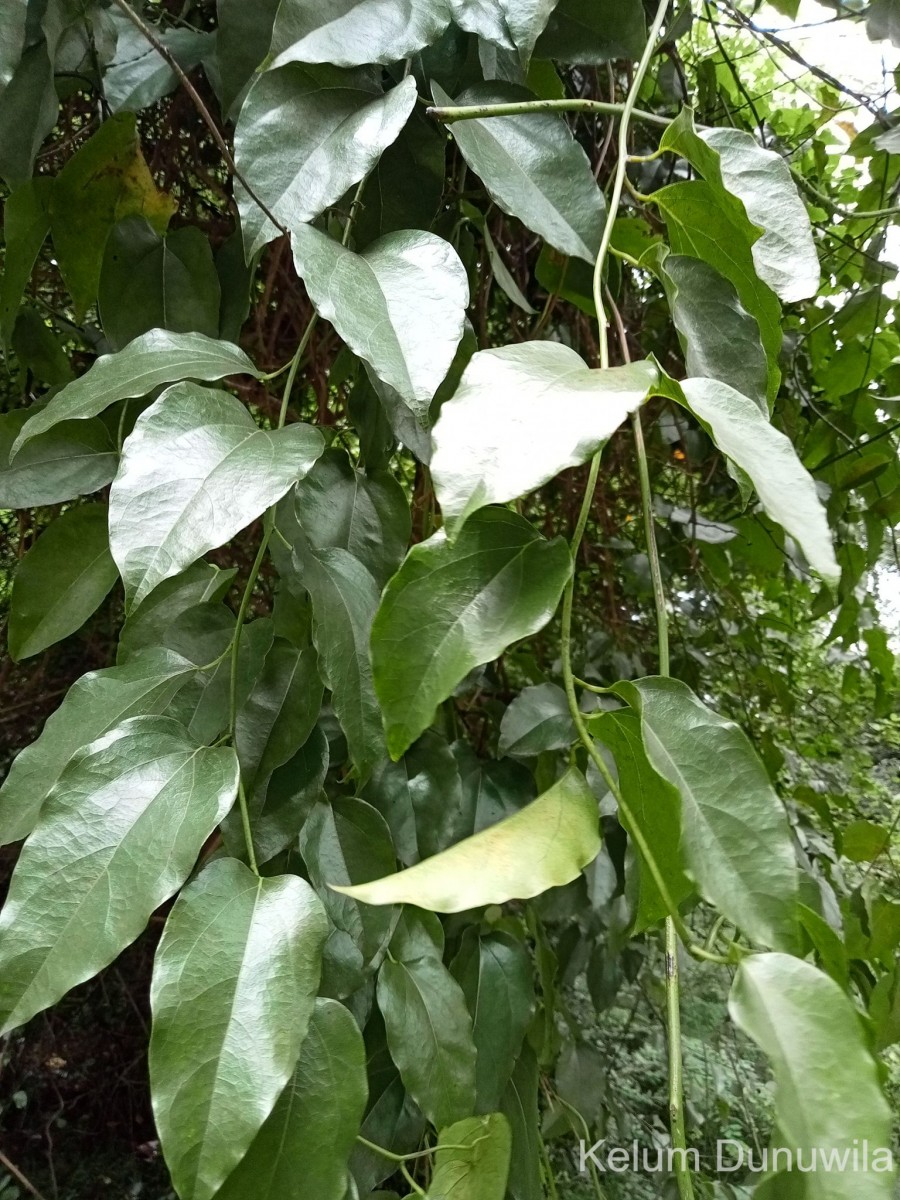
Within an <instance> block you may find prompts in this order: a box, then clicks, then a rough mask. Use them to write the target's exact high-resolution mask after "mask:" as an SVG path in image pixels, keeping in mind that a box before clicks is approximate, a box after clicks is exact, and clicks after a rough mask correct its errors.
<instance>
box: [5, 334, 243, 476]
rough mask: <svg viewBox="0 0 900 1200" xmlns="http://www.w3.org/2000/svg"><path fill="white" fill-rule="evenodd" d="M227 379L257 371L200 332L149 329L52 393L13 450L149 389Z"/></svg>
mask: <svg viewBox="0 0 900 1200" xmlns="http://www.w3.org/2000/svg"><path fill="white" fill-rule="evenodd" d="M226 375H253V376H254V378H258V377H259V376H258V372H257V370H256V368H255V367H254V365H253V363H252V362H251V361H250V359H249V358H248V357H247V355H246V354H245V353H244V352H243V350H239V349H238V348H237V346H232V344H231V343H230V342H219V341H216V340H215V339H214V338H208V337H205V336H204V335H203V334H202V333H170V332H169V331H168V330H165V329H151V330H150V332H149V333H145V334H142V335H141V337H139V338H135V339H134V341H133V342H129V344H128V345H127V346H126V347H125V348H124V349H123V350H120V351H119V352H118V353H117V354H104V355H103V356H102V357H101V358H98V359H97V361H96V362H95V363H94V364H93V365H92V366H91V368H90V370H89V371H87V372H86V373H85V374H84V375H82V376H80V378H78V379H76V380H74V381H73V382H72V383H70V384H68V385H67V386H66V387H64V388H63V389H62V391H60V392H57V393H56V395H55V396H54V397H53V399H52V400H51V401H50V403H49V404H48V405H47V406H46V407H45V408H42V409H39V410H38V411H37V412H35V413H34V414H33V415H32V417H31V419H30V420H29V422H28V424H27V425H26V426H25V428H24V429H23V430H22V432H21V433H20V434H19V436H18V438H17V439H16V442H15V444H14V446H13V448H12V454H13V455H15V454H18V452H19V451H20V450H21V448H22V447H23V446H24V445H25V444H26V443H27V442H28V441H30V439H31V438H33V437H36V436H37V435H38V434H39V433H44V432H45V430H47V429H52V428H53V426H54V425H58V424H59V422H60V421H69V420H84V419H85V418H86V417H96V416H97V414H98V413H101V412H103V410H104V409H106V408H109V406H110V405H111V404H115V403H116V401H117V400H129V399H133V398H135V397H137V396H146V395H147V394H148V393H149V392H152V391H153V389H154V388H157V387H160V386H162V385H163V384H166V383H174V382H175V381H177V380H179V379H206V380H213V379H223V378H224V377H225V376H226Z"/></svg>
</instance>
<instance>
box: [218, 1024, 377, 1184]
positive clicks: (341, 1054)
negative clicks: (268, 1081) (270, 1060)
mask: <svg viewBox="0 0 900 1200" xmlns="http://www.w3.org/2000/svg"><path fill="white" fill-rule="evenodd" d="M367 1095H368V1081H367V1079H366V1056H365V1047H364V1045H363V1039H362V1035H361V1034H360V1032H359V1028H358V1026H357V1024H356V1022H355V1021H354V1019H353V1017H352V1016H351V1015H350V1013H349V1012H348V1011H347V1009H346V1008H345V1007H344V1006H343V1005H342V1004H338V1003H337V1001H335V1000H317V1001H316V1003H315V1008H314V1009H313V1012H312V1016H311V1017H310V1021H309V1032H308V1033H307V1035H306V1037H305V1038H304V1041H303V1045H302V1047H301V1049H300V1058H299V1060H298V1062H297V1067H296V1069H295V1071H294V1074H293V1077H292V1078H291V1080H290V1082H289V1083H288V1085H287V1087H286V1088H285V1089H284V1091H283V1092H282V1093H281V1095H280V1096H279V1098H278V1102H277V1103H276V1105H275V1107H274V1109H273V1110H272V1114H271V1116H269V1117H268V1119H267V1120H266V1123H265V1125H263V1127H262V1129H261V1130H260V1131H259V1133H258V1134H257V1136H256V1138H255V1139H254V1141H253V1144H252V1145H251V1147H250V1149H249V1150H248V1151H247V1153H246V1154H245V1155H244V1157H243V1159H242V1160H241V1162H240V1163H239V1164H238V1166H237V1167H236V1168H235V1170H234V1171H233V1172H232V1173H231V1175H229V1176H228V1179H227V1180H226V1182H225V1185H224V1187H223V1188H222V1189H221V1191H219V1192H217V1193H216V1200H250V1198H251V1197H252V1198H253V1200H307V1198H308V1197H310V1196H315V1197H316V1200H344V1197H345V1195H346V1188H347V1162H348V1160H349V1157H350V1152H351V1150H352V1149H353V1146H354V1144H355V1141H356V1133H357V1130H358V1129H359V1125H360V1122H361V1120H362V1115H363V1109H364V1108H365V1104H366V1097H367Z"/></svg>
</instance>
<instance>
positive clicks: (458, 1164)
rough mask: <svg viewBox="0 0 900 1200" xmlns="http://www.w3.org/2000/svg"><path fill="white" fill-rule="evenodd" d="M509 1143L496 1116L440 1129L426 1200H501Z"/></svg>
mask: <svg viewBox="0 0 900 1200" xmlns="http://www.w3.org/2000/svg"><path fill="white" fill-rule="evenodd" d="M511 1142H512V1138H511V1134H510V1130H509V1123H508V1121H507V1120H506V1117H504V1116H503V1114H502V1113H498V1112H492V1113H489V1114H488V1115H487V1116H483V1117H468V1118H466V1120H465V1121H457V1122H456V1124H455V1125H451V1126H449V1128H447V1129H442V1130H441V1132H440V1136H439V1137H438V1143H437V1148H436V1150H435V1155H434V1175H432V1177H431V1183H430V1184H429V1186H428V1191H427V1193H426V1196H427V1200H503V1198H504V1196H505V1195H506V1180H507V1176H508V1175H509V1155H510V1148H511Z"/></svg>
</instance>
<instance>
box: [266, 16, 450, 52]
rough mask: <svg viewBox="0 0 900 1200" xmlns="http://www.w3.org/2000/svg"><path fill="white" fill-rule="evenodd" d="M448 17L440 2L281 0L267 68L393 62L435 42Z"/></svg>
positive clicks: (444, 27) (445, 25) (442, 30)
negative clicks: (324, 6) (323, 4)
mask: <svg viewBox="0 0 900 1200" xmlns="http://www.w3.org/2000/svg"><path fill="white" fill-rule="evenodd" d="M449 20H450V13H449V12H448V10H447V6H446V4H445V3H444V2H443V0H397V2H395V3H393V4H391V5H389V6H387V7H386V6H385V5H384V4H382V3H380V2H379V0H333V2H332V4H331V6H330V7H329V8H328V9H327V10H323V9H322V8H321V6H320V5H318V4H317V3H315V0H282V3H281V5H280V6H279V9H278V15H277V17H276V18H275V29H274V32H273V34H272V47H271V51H270V53H271V54H272V56H273V58H272V61H271V63H270V64H269V65H270V66H273V67H280V66H281V65H282V64H283V63H290V62H301V63H335V64H336V65H337V66H339V67H354V66H358V65H361V64H363V63H372V62H376V63H393V62H398V61H399V60H400V59H403V58H409V57H410V55H412V54H415V53H416V52H417V51H418V50H421V49H423V47H425V46H430V45H431V44H432V43H433V42H436V41H437V39H438V38H439V37H440V35H441V34H442V33H443V32H444V30H445V29H446V28H447V24H448V22H449Z"/></svg>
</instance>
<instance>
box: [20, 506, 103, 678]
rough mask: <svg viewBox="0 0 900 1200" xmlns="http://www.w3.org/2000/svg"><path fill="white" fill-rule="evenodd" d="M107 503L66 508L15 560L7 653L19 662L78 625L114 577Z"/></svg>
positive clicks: (92, 610) (98, 603)
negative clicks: (16, 564)
mask: <svg viewBox="0 0 900 1200" xmlns="http://www.w3.org/2000/svg"><path fill="white" fill-rule="evenodd" d="M117 578H118V574H117V572H116V564H115V563H114V562H113V560H112V556H111V555H110V553H109V531H108V529H107V509H106V505H105V504H86V505H82V506H81V507H79V508H70V509H68V510H67V511H66V512H64V513H63V514H62V516H59V517H57V518H56V520H55V521H53V522H52V523H51V524H50V525H48V526H47V528H46V529H45V530H44V532H43V533H42V534H41V536H40V537H39V538H38V539H37V541H36V542H35V543H34V545H33V546H32V547H31V549H30V550H29V551H28V553H27V554H26V555H25V556H24V557H23V559H22V561H21V562H20V563H19V566H18V569H17V571H16V577H15V580H14V582H13V590H12V599H11V603H10V610H9V653H10V657H11V658H12V659H13V660H14V661H15V662H18V661H19V660H20V659H23V658H29V657H30V656H31V655H32V654H40V652H41V651H42V650H45V649H46V648H47V647H48V646H52V645H53V643H54V642H59V641H61V640H62V639H63V638H64V637H68V636H69V634H70V633H74V632H75V630H76V629H80V628H81V626H82V625H83V624H84V622H85V621H86V620H87V619H88V617H89V616H90V615H91V613H93V612H94V611H95V610H96V609H97V608H98V607H99V606H100V604H101V603H102V602H103V599H104V598H105V596H106V594H107V593H108V592H109V590H110V588H111V587H112V586H113V584H114V583H115V582H116V579H117Z"/></svg>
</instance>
